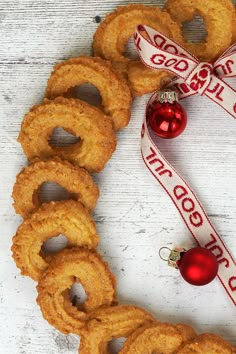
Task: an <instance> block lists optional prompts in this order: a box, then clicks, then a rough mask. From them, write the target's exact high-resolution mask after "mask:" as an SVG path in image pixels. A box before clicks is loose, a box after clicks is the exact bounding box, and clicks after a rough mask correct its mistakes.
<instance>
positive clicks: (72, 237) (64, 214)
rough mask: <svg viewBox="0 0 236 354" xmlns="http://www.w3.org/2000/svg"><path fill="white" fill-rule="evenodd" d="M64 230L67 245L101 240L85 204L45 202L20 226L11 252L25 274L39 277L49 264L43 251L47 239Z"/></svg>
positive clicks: (86, 244)
mask: <svg viewBox="0 0 236 354" xmlns="http://www.w3.org/2000/svg"><path fill="white" fill-rule="evenodd" d="M60 234H63V235H64V236H66V237H67V239H68V245H67V247H69V248H71V247H73V246H81V247H87V248H89V249H94V248H96V247H97V244H98V235H97V233H96V226H95V223H94V221H93V219H92V218H91V216H90V214H89V213H88V211H87V210H86V209H85V208H84V207H83V205H82V204H81V203H79V202H76V201H74V200H65V201H60V202H50V203H45V204H43V205H42V206H41V208H39V209H38V210H36V211H35V212H34V213H33V214H31V215H30V216H29V217H28V218H27V219H25V220H24V222H23V223H22V224H21V225H20V226H19V227H18V229H17V232H16V235H15V236H14V237H13V245H12V248H11V249H12V252H13V258H14V260H15V262H16V265H17V267H18V268H20V270H21V274H22V275H28V276H30V277H31V278H33V279H34V280H38V279H39V278H40V276H41V275H42V272H43V271H44V270H45V269H46V268H47V266H48V259H47V258H45V257H44V255H43V254H42V252H41V247H42V245H43V243H44V242H45V241H47V240H48V239H49V238H51V237H55V236H58V235H60Z"/></svg>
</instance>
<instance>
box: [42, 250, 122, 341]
mask: <svg viewBox="0 0 236 354" xmlns="http://www.w3.org/2000/svg"><path fill="white" fill-rule="evenodd" d="M75 282H80V283H81V284H82V286H83V287H84V290H85V292H86V294H87V297H88V298H87V300H86V301H85V302H84V303H83V305H82V307H81V308H80V309H77V308H76V307H75V306H72V303H71V301H70V298H69V290H68V289H70V288H71V286H72V285H73V284H74V283H75ZM37 290H38V297H37V303H38V304H39V306H40V308H41V311H42V314H43V316H44V318H45V320H47V321H48V322H49V323H50V324H51V325H52V326H54V327H55V328H57V329H58V330H59V331H61V332H63V333H74V334H81V332H82V331H83V327H84V325H85V322H86V321H87V319H88V314H89V313H91V312H92V311H94V310H96V309H97V308H99V307H100V306H110V305H112V304H114V303H116V296H115V278H114V276H113V275H112V274H111V272H110V270H109V268H108V265H107V263H105V262H104V261H103V260H102V258H101V256H99V254H97V253H96V252H94V251H89V250H87V249H83V248H71V249H64V250H63V251H61V252H60V253H58V254H57V255H56V256H55V257H53V259H52V262H51V263H50V265H49V267H48V268H47V269H46V271H45V272H44V273H43V275H42V277H41V278H40V280H39V283H38V286H37Z"/></svg>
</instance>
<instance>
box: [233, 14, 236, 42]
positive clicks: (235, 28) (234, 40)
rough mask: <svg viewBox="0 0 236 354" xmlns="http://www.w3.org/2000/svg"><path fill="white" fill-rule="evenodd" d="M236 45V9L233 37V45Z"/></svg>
mask: <svg viewBox="0 0 236 354" xmlns="http://www.w3.org/2000/svg"><path fill="white" fill-rule="evenodd" d="M234 43H236V9H234V13H233V35H232V44H234Z"/></svg>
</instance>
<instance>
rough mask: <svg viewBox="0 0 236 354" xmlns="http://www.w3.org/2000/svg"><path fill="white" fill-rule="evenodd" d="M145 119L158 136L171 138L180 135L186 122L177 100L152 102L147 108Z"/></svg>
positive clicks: (185, 116) (184, 113) (183, 111)
mask: <svg viewBox="0 0 236 354" xmlns="http://www.w3.org/2000/svg"><path fill="white" fill-rule="evenodd" d="M147 121H148V123H149V125H150V127H151V129H152V130H153V132H154V133H155V134H156V135H157V136H159V137H160V138H165V139H171V138H175V137H177V136H178V135H180V134H181V133H182V132H183V131H184V129H185V127H186V123H187V115H186V112H185V110H184V109H183V107H182V106H181V105H180V104H179V103H178V102H177V101H174V102H173V103H170V102H163V103H161V102H158V101H156V102H153V103H152V105H151V107H150V108H148V109H147Z"/></svg>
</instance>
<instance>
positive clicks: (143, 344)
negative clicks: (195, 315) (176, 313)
mask: <svg viewBox="0 0 236 354" xmlns="http://www.w3.org/2000/svg"><path fill="white" fill-rule="evenodd" d="M186 334H187V336H186ZM194 337H196V333H195V332H194V330H193V329H192V328H191V327H189V326H186V325H180V326H178V325H177V326H174V325H172V324H170V323H161V322H154V323H150V324H147V325H144V326H143V327H141V328H138V329H137V330H136V331H135V332H134V333H132V334H131V336H129V337H128V339H127V340H126V342H125V343H124V346H123V348H122V349H121V351H120V354H134V353H136V354H139V353H140V354H141V353H146V354H152V353H154V352H155V353H165V354H172V353H175V352H176V350H178V349H179V348H180V346H181V345H182V344H183V343H184V342H186V341H187V340H190V339H192V338H194Z"/></svg>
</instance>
